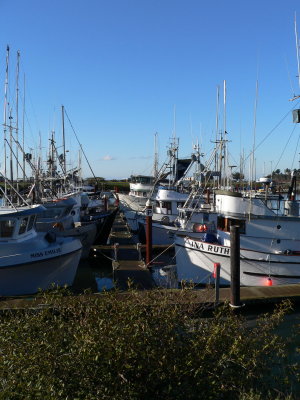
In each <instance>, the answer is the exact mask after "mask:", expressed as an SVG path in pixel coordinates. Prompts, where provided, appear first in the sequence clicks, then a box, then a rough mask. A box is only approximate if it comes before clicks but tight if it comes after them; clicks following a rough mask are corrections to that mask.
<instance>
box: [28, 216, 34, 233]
mask: <svg viewBox="0 0 300 400" xmlns="http://www.w3.org/2000/svg"><path fill="white" fill-rule="evenodd" d="M34 222H35V215H31V217H30V219H29V222H28V227H27V231H30V230H31V229H32V227H33V225H34Z"/></svg>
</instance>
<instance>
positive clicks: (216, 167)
mask: <svg viewBox="0 0 300 400" xmlns="http://www.w3.org/2000/svg"><path fill="white" fill-rule="evenodd" d="M219 101H220V86H219V85H218V86H217V108H216V150H217V145H218V134H219ZM220 152H221V154H222V148H221V150H220ZM220 162H221V160H220ZM218 170H219V174H220V175H219V177H218V182H219V184H218V186H220V185H221V163H219V160H218V152H217V151H216V152H215V171H218Z"/></svg>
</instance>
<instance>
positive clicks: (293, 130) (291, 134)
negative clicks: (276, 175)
mask: <svg viewBox="0 0 300 400" xmlns="http://www.w3.org/2000/svg"><path fill="white" fill-rule="evenodd" d="M295 129H296V124H295V125H294V127H293V129H292V132H291V133H290V136H289V138H288V140H287V142H286V144H285V146H284V148H283V150H282V152H281V154H280V157H279V160H278V161H277V164H276V165H275V168H274V170H276V169H277V166H278V164H279V163H280V160H281V158H282V156H283V153H284V152H285V149H286V148H287V145H288V144H289V142H290V140H291V137H292V136H293V133H294V132H295Z"/></svg>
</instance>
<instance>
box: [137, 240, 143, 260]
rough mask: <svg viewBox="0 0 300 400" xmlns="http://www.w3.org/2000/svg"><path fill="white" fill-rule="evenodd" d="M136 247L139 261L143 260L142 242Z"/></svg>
mask: <svg viewBox="0 0 300 400" xmlns="http://www.w3.org/2000/svg"><path fill="white" fill-rule="evenodd" d="M136 249H137V251H138V255H139V261H141V259H142V243H137V245H136Z"/></svg>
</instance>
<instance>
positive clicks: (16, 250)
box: [0, 206, 82, 296]
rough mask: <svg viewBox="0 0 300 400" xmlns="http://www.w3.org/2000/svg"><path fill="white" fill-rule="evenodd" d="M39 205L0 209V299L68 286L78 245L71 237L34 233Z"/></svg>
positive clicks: (79, 247)
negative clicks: (1, 297)
mask: <svg viewBox="0 0 300 400" xmlns="http://www.w3.org/2000/svg"><path fill="white" fill-rule="evenodd" d="M43 210H44V207H42V206H30V207H28V206H26V207H19V208H14V207H10V206H8V207H6V206H2V207H1V208H0V296H14V295H24V294H32V293H36V292H37V291H38V290H39V289H41V290H46V289H49V288H51V286H52V285H58V286H65V285H68V286H70V285H72V283H73V280H74V277H75V274H76V271H77V267H78V263H79V259H80V255H81V249H82V245H81V242H80V240H78V239H76V238H73V237H64V236H57V235H55V233H53V232H48V233H45V232H37V231H36V229H35V223H36V217H37V215H38V214H39V213H40V212H42V211H43Z"/></svg>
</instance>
